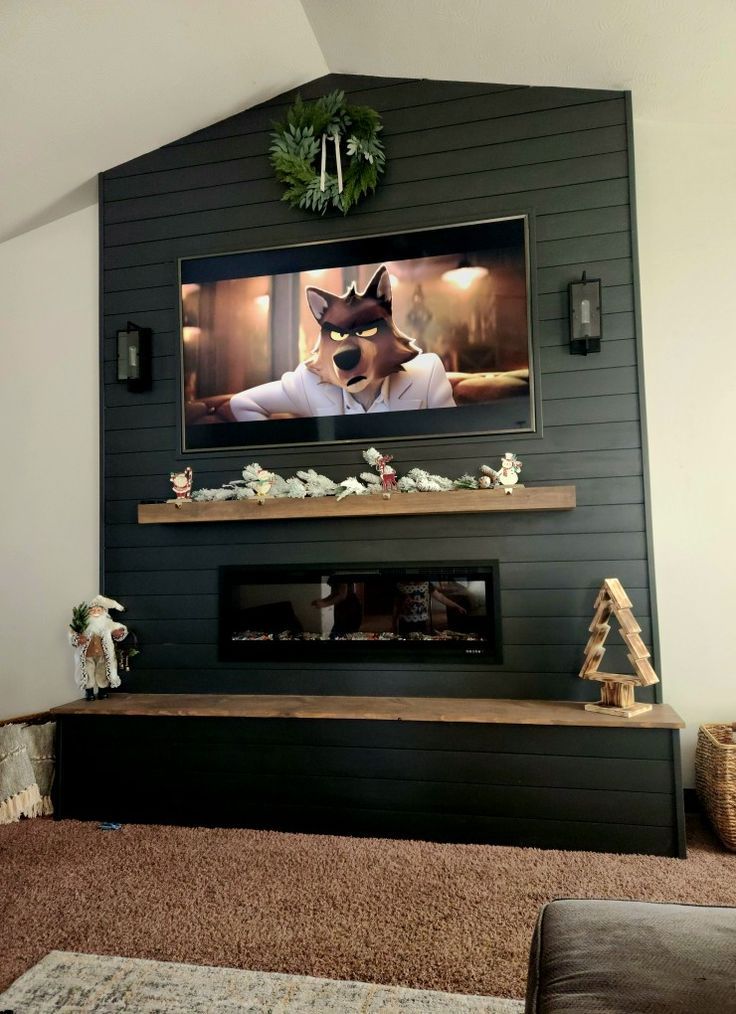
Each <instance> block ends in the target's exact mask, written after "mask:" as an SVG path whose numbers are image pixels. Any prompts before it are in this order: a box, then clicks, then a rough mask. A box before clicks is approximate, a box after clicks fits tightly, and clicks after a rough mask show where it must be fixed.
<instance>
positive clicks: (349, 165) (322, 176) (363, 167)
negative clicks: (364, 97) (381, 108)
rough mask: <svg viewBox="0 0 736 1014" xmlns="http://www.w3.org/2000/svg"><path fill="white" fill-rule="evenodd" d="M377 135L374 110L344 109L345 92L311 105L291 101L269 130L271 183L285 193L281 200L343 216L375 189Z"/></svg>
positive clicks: (379, 160)
mask: <svg viewBox="0 0 736 1014" xmlns="http://www.w3.org/2000/svg"><path fill="white" fill-rule="evenodd" d="M382 129H383V127H382V124H381V118H380V116H379V115H378V113H377V112H376V110H375V109H371V108H370V106H353V105H350V104H349V103H347V102H346V101H345V92H341V91H335V92H330V94H329V95H323V96H322V97H321V98H319V99H316V100H315V101H314V102H303V101H302V98H301V96H299V95H297V98H296V101H295V102H294V105H293V106H292V107H291V109H289V111H288V112H287V114H286V119H285V120H284V121H283V122H282V123H277V124H275V127H274V133H273V134H272V135H271V138H272V140H271V147H270V148H269V154H270V157H271V165H272V166H273V168H274V170H275V172H276V179H277V180H278V181H279V182H280V183H283V184H284V186H285V187H286V190H285V191H284V195H283V197H282V198H281V200H282V201H286V203H287V204H290V205H291V207H292V208H301V209H302V210H305V211H316V212H319V213H320V214H322V215H324V213H325V212H326V211H327V209H328V208H329V207H333V208H336V209H337V210H338V211H342V212H343V214H347V212H348V211H349V210H350V209H351V208H352V207H353V206H354V205H356V204H357V203H358V202H359V201H360V200H362V198H364V197H365V196H366V195H367V194H370V193H372V192H373V191H374V190H375V189H376V186H377V184H378V177H379V176H380V175H381V173H382V172H383V170H384V166H385V163H386V156H385V154H384V150H383V144H382V143H381V141H380V140H379V138H378V135H379V133H380V131H381V130H382ZM343 144H344V146H345V147H344V149H343ZM343 161H344V164H343ZM328 162H329V164H330V165H334V167H335V172H334V173H331V172H328V171H327V165H328Z"/></svg>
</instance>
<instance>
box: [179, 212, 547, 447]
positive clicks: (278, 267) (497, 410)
mask: <svg viewBox="0 0 736 1014" xmlns="http://www.w3.org/2000/svg"><path fill="white" fill-rule="evenodd" d="M519 227H521V228H522V230H523V235H524V254H525V262H526V299H527V333H528V338H527V344H528V353H529V408H528V410H529V420H528V425H526V426H519V425H515V424H513V422H512V420H511V419H510V416H509V413H510V412H512V410H513V399H510V400H509V401H508V402H506V400H505V399H501V400H500V401H497V402H493V403H478V404H465V405H461V406H457V407H455V408H454V409H446V408H434V409H422V410H420V411H416V412H379V413H368V414H366V415H363V416H361V417H360V418H357V417H356V418H352V417H350V416H313V417H304V418H299V419H272V420H265V421H262V422H224V423H217V424H214V425H202V424H193V425H187V422H186V413H185V400H184V386H185V379H184V342H183V323H184V322H183V317H182V303H181V299H179V341H178V351H177V354H178V359H179V383H178V400H179V413H178V416H179V418H178V426H179V438H180V453H181V455H182V456H188V455H190V454H201V453H207V452H209V453H212V452H218V453H227V452H228V451H234V450H249V449H253V450H256V449H259V448H279V447H293V446H298V445H304V446H305V447H309V446H314V445H316V444H335V443H356V442H362V443H368V444H371V443H377V442H379V441H381V440H387V439H392V438H393V439H404V440H405V439H409V440H415V439H417V440H421V439H427V438H431V437H437V436H447V437H462V436H501V435H504V434H514V435H517V436H521V435H523V436H527V437H528V436H530V435H531V436H534V435H536V434H538V433H539V432H541V415H540V391H539V375H540V364H539V358H540V357H539V347H538V339H537V335H538V314H537V306H536V284H535V282H536V257H535V250H536V240H535V235H534V215H533V212H532V211H531V210H529V209H527V210H522V211H518V212H509V213H508V214H504V215H499V216H497V217H493V218H487V219H481V220H476V221H471V222H460V223H456V224H449V225H442V226H434V227H425V228H420V229H413V230H406V231H399V232H390V231H389V232H386V233H382V234H371V235H367V236H352V237H349V238H336V239H330V240H319V241H316V242H308V243H303V244H299V245H293V246H291V245H287V246H277V247H266V248H261V249H255V250H242V251H231V252H224V253H217V254H209V255H205V256H201V257H180V258H179V259H178V261H177V271H178V291H179V293H180V292H181V286H182V284H183V283H186V282H203V281H217V280H221V279H227V278H232V277H248V276H255V275H272V274H284V273H294V272H301V271H308V270H310V269H312V268H315V267H344V266H347V265H351V264H372V263H382V262H384V261H391V260H395V259H401V258H417V257H430V256H434V255H437V254H442V253H450V252H460V251H462V250H465V249H467V250H470V251H472V250H474V249H475V250H477V249H479V248H481V247H482V245H483V242H484V240H485V235H484V234H485V233H488V234H489V235H490V236H492V234H493V233H494V232H496V233H497V234H501V235H503V232H504V230H514V229H517V228H519ZM489 242H491V243H492V242H495V243H496V244H499V238H498V235H497V236H496V237H495V239H493V240H489ZM500 245H501V246H503V245H504V243H503V242H500ZM494 416H496V417H497V419H496V422H495V423H494V421H493V417H494Z"/></svg>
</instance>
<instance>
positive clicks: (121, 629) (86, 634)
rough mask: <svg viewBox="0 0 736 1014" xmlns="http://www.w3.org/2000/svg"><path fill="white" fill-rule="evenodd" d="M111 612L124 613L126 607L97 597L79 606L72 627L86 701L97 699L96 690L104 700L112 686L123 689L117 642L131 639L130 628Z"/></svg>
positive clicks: (77, 674) (77, 673) (78, 678)
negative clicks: (114, 617) (117, 656)
mask: <svg viewBox="0 0 736 1014" xmlns="http://www.w3.org/2000/svg"><path fill="white" fill-rule="evenodd" d="M110 609H114V610H116V611H119V612H123V611H124V609H125V607H124V606H121V605H120V603H119V602H116V601H115V599H108V598H105V596H104V595H95V597H94V598H93V599H90V601H89V602H87V603H84V604H83V605H81V606H77V608H76V609H75V610H74V613H73V619H72V624H71V626H70V627H69V641H70V642H71V645H72V647H73V648H74V649H75V652H74V661H75V678H76V682H77V686H78V687H79V688H80V689H81V690H84V697H85V700H87V701H93V700H94V699H95V691H97V697H98V698H99V699H100V700H103V699H104V698H105V697H107V696H108V695H109V692H110V687H119V686H120V677H119V676H118V666H117V659H116V657H115V642H116V641H122V640H123V639H124V638H126V637H127V636H128V628H127V627H125V626H123V624H122V623H117V622H116V621H115V620H113V619H112V617H111V616H110V613H109V610H110Z"/></svg>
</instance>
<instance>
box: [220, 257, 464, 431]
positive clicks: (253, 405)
mask: <svg viewBox="0 0 736 1014" xmlns="http://www.w3.org/2000/svg"><path fill="white" fill-rule="evenodd" d="M305 291H306V297H307V302H308V303H309V308H310V309H311V311H312V313H313V314H314V317H315V319H316V320H317V323H318V324H319V325H320V333H319V340H318V342H317V345H316V346H315V347H314V349H313V350H312V356H311V358H310V359H308V360H306V361H305V362H303V363H300V364H299V365H298V366H297V367H296V369H295V370H293V372H292V371H290V372H288V373H284V374H283V376H282V377H281V380H274V381H272V382H271V383H268V384H261V385H259V386H258V387H252V388H250V389H249V390H247V391H241V392H240V393H239V394H236V395H233V397H232V399H231V401H230V408H231V410H232V413H233V415H234V416H235V418H236V419H237V420H238V421H239V422H255V421H258V420H262V419H268V418H270V417H271V416H274V415H280V414H285V415H293V416H320V415H346V414H360V413H364V412H400V411H405V410H407V409H419V408H454V407H455V401H454V399H453V396H452V387H451V386H450V382H449V380H448V379H447V375H446V373H445V368H444V366H443V365H442V361H441V360H440V358H439V356H436V355H435V354H434V353H433V352H422V350H421V349H420V348H419V346H418V345H416V344H415V342H414V340H413V339H412V338H409V337H407V335H405V334H402V332H401V331H399V329H398V328H397V326H396V324H395V323H394V320H393V315H392V311H391V282H390V280H389V274H388V270H387V268H386V267H385V265H384V266H383V267H380V268H379V269H378V271H376V273H375V274H374V276H373V278H371V280H370V282H369V283H368V285H367V286H366V288H365V291H363V292H357V291H356V289H355V285H351V286H350V288H349V289H348V291H347V292H346V293H345V294H344V295H342V296H338V295H336V294H335V293H332V292H325V291H324V290H323V289H317V288H314V287H313V286H308V287H307V289H306V290H305Z"/></svg>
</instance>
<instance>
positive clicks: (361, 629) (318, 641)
mask: <svg viewBox="0 0 736 1014" xmlns="http://www.w3.org/2000/svg"><path fill="white" fill-rule="evenodd" d="M497 577H498V568H497V565H496V564H492V563H488V564H484V565H482V566H467V565H458V566H452V567H449V566H430V565H412V566H403V567H397V568H393V567H391V568H383V567H382V568H380V569H377V570H370V569H368V570H366V569H364V568H361V567H348V568H344V567H340V568H336V569H330V568H327V567H321V568H310V569H301V570H287V569H284V568H269V569H268V570H263V569H261V568H249V567H225V568H223V569H222V573H221V586H220V655H221V658H222V660H223V661H244V660H264V659H294V660H297V661H319V660H331V661H333V662H337V661H339V660H340V659H341V658H343V659H346V660H355V659H360V660H361V661H365V662H370V661H371V660H372V659H375V660H376V661H378V659H380V658H386V657H388V656H391V657H397V658H403V659H404V660H405V661H412V660H424V661H427V660H433V661H442V660H443V659H444V660H448V659H450V658H455V659H463V660H474V661H486V662H489V661H491V662H492V661H498V660H500V627H499V623H498V615H499V609H498V588H497Z"/></svg>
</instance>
